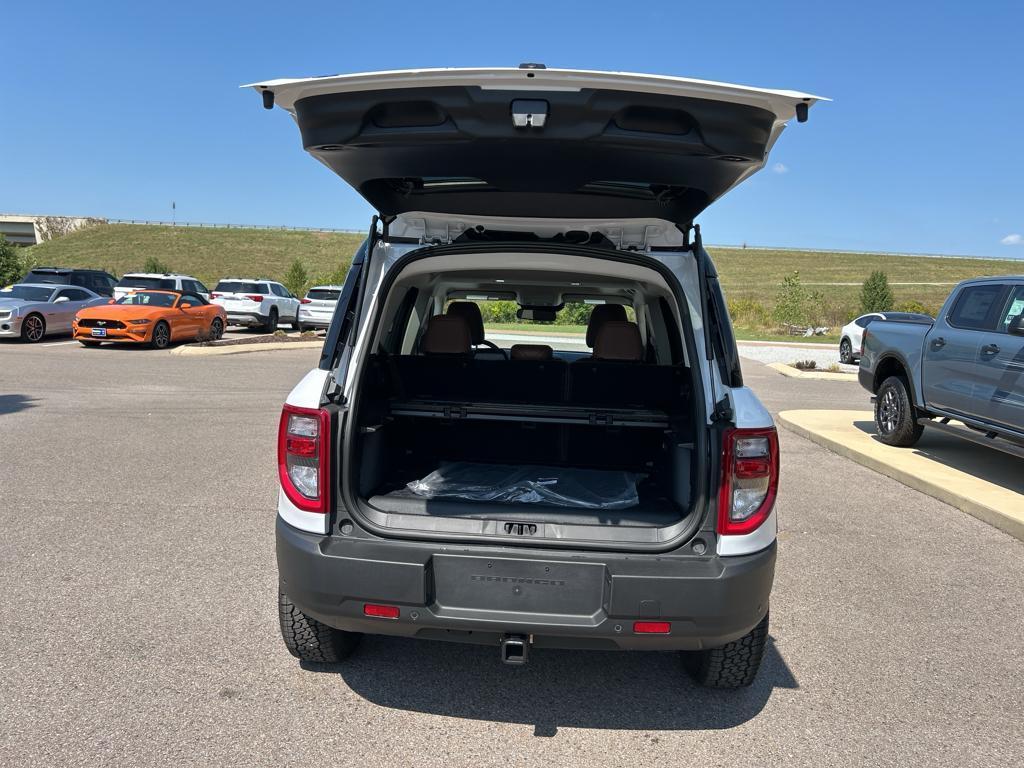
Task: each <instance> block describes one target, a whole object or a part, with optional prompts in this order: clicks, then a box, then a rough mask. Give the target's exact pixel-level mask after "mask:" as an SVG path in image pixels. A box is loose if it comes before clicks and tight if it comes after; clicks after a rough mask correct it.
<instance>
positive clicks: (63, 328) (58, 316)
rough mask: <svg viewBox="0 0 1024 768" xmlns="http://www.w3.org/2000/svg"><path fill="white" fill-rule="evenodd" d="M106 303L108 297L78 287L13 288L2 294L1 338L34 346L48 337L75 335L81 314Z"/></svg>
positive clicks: (35, 285) (41, 285) (27, 285)
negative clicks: (77, 315)
mask: <svg viewBox="0 0 1024 768" xmlns="http://www.w3.org/2000/svg"><path fill="white" fill-rule="evenodd" d="M106 301H107V298H106V297H105V296H100V295H99V294H98V293H94V292H93V291H90V290H89V289H88V288H82V287H80V286H77V285H51V284H44V283H19V284H18V285H12V286H10V287H9V288H4V289H3V290H0V338H20V339H21V340H22V341H25V342H28V343H30V344H32V343H35V342H37V341H42V340H43V339H44V338H45V337H46V335H47V334H55V333H71V321H72V320H74V319H75V313H76V312H78V310H80V309H82V308H83V307H91V306H92V305H93V304H103V303H105V302H106Z"/></svg>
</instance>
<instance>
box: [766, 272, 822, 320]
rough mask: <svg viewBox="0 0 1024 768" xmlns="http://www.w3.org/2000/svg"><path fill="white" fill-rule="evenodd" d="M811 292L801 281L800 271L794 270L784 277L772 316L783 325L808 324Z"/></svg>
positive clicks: (812, 295)
mask: <svg viewBox="0 0 1024 768" xmlns="http://www.w3.org/2000/svg"><path fill="white" fill-rule="evenodd" d="M814 296H815V294H811V293H810V292H808V290H807V289H806V288H805V287H804V286H803V284H802V283H801V282H800V273H799V272H794V273H793V274H792V275H787V276H786V277H784V278H782V284H781V285H780V286H779V293H778V296H777V298H776V300H775V309H774V310H772V318H773V319H774V320H775V322H777V323H780V324H783V325H807V324H808V315H809V314H810V312H809V310H810V305H811V300H812V298H813V297H814Z"/></svg>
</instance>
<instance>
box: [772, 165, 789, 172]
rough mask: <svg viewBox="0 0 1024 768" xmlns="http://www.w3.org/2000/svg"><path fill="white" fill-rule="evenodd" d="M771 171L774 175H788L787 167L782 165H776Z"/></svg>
mask: <svg viewBox="0 0 1024 768" xmlns="http://www.w3.org/2000/svg"><path fill="white" fill-rule="evenodd" d="M772 171H773V172H774V173H789V166H788V165H784V164H782V163H776V164H775V165H773V166H772Z"/></svg>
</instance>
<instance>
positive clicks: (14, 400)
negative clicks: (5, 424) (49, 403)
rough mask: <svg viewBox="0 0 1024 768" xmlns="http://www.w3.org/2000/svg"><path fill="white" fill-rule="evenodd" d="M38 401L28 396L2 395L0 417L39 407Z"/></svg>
mask: <svg viewBox="0 0 1024 768" xmlns="http://www.w3.org/2000/svg"><path fill="white" fill-rule="evenodd" d="M37 403H38V401H37V399H36V398H34V397H29V396H28V395H0V416H5V415H7V414H8V413H17V412H18V411H26V410H28V409H29V408H35V407H37Z"/></svg>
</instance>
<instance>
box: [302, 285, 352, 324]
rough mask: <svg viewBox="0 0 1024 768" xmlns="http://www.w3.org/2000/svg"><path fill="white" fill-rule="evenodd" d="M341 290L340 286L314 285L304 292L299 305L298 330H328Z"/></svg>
mask: <svg viewBox="0 0 1024 768" xmlns="http://www.w3.org/2000/svg"><path fill="white" fill-rule="evenodd" d="M342 288H344V286H341V285H315V286H313V287H312V288H310V289H309V290H308V291H306V297H305V298H304V299H303V300H302V303H301V304H300V305H299V330H300V331H305V330H306V329H307V328H329V327H330V325H331V318H332V317H334V308H335V307H337V306H338V297H339V296H341V291H342Z"/></svg>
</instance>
